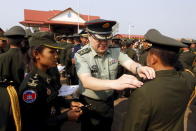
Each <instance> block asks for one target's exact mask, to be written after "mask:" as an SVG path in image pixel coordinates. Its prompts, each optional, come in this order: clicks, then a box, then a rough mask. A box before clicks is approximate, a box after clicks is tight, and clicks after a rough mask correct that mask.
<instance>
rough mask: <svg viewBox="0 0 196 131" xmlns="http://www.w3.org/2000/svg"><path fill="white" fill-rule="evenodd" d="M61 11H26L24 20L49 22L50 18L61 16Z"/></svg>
mask: <svg viewBox="0 0 196 131" xmlns="http://www.w3.org/2000/svg"><path fill="white" fill-rule="evenodd" d="M60 12H61V11H60V10H53V11H38V10H29V9H25V10H24V20H25V21H43V22H44V21H47V20H48V19H49V18H51V17H53V16H54V15H57V14H59V13H60Z"/></svg>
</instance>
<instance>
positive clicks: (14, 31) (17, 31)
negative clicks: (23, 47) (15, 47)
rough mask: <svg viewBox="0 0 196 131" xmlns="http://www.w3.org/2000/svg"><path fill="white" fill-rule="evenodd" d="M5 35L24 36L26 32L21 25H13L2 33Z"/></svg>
mask: <svg viewBox="0 0 196 131" xmlns="http://www.w3.org/2000/svg"><path fill="white" fill-rule="evenodd" d="M4 35H5V36H6V37H11V36H25V35H26V32H25V30H24V29H23V28H22V27H21V26H13V27H12V28H10V29H9V30H8V31H6V32H5V33H4Z"/></svg>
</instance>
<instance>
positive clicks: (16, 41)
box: [7, 36, 24, 47]
mask: <svg viewBox="0 0 196 131" xmlns="http://www.w3.org/2000/svg"><path fill="white" fill-rule="evenodd" d="M7 39H8V41H9V44H10V45H14V46H18V47H21V42H22V41H23V40H24V37H23V36H10V37H8V38H7Z"/></svg>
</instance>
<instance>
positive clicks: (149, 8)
mask: <svg viewBox="0 0 196 131" xmlns="http://www.w3.org/2000/svg"><path fill="white" fill-rule="evenodd" d="M78 5H79V6H78ZM69 7H71V8H72V9H73V10H75V11H80V13H81V14H87V15H88V14H90V15H96V16H100V17H101V18H104V19H110V20H116V21H117V22H119V32H118V33H123V34H128V33H129V29H130V32H131V34H137V35H143V34H145V33H146V31H147V30H148V29H151V28H156V29H158V30H159V31H160V32H161V33H162V34H165V35H168V36H170V37H174V38H182V37H184V38H194V39H196V0H4V1H3V0H2V1H1V8H0V16H1V17H0V27H1V28H2V29H4V30H6V29H9V28H10V27H11V26H14V25H19V23H18V22H19V21H22V20H24V9H33V10H42V11H48V10H65V9H67V8H69ZM78 7H79V8H78Z"/></svg>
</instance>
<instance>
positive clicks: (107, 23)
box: [85, 19, 116, 40]
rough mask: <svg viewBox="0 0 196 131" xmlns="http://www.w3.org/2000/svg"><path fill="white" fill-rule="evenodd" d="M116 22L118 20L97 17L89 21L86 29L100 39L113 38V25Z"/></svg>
mask: <svg viewBox="0 0 196 131" xmlns="http://www.w3.org/2000/svg"><path fill="white" fill-rule="evenodd" d="M115 24H116V21H111V20H104V19H96V20H92V21H87V22H86V23H85V25H86V31H87V32H89V33H91V34H93V35H94V36H95V38H97V39H100V40H105V39H111V38H112V27H113V26H114V25H115Z"/></svg>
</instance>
